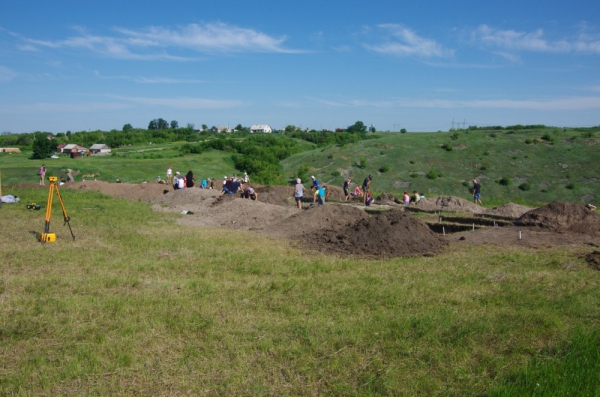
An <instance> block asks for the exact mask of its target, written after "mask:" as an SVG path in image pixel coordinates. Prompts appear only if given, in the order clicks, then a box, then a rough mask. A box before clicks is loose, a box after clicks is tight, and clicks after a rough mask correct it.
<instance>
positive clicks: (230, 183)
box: [221, 173, 258, 201]
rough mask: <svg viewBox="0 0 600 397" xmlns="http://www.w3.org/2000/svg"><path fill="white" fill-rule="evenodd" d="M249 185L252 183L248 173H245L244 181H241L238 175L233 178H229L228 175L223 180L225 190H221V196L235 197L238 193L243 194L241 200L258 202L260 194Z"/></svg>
mask: <svg viewBox="0 0 600 397" xmlns="http://www.w3.org/2000/svg"><path fill="white" fill-rule="evenodd" d="M248 183H250V178H249V177H248V174H247V173H244V177H243V178H242V179H239V178H238V177H237V175H236V174H233V177H231V178H228V177H227V175H226V176H225V177H224V178H223V188H222V189H221V195H224V194H232V195H235V194H237V192H241V194H240V196H241V198H245V199H250V200H253V201H256V200H258V193H257V192H256V190H255V189H254V188H253V187H252V186H250V185H248ZM244 185H247V186H244Z"/></svg>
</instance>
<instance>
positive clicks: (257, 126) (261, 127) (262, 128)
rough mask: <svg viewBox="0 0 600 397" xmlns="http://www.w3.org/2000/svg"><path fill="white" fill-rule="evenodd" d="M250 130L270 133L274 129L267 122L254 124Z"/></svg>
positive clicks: (253, 132) (254, 132)
mask: <svg viewBox="0 0 600 397" xmlns="http://www.w3.org/2000/svg"><path fill="white" fill-rule="evenodd" d="M250 132H251V133H252V134H256V133H261V132H262V133H265V134H270V133H272V132H273V129H272V128H271V127H270V126H269V125H267V124H254V125H253V126H252V127H250Z"/></svg>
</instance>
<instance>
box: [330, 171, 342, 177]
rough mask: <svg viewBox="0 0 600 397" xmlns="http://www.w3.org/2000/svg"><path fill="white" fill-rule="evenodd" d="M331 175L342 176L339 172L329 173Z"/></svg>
mask: <svg viewBox="0 0 600 397" xmlns="http://www.w3.org/2000/svg"><path fill="white" fill-rule="evenodd" d="M331 175H332V176H333V177H338V176H340V175H342V174H341V173H340V172H339V171H333V172H332V173H331Z"/></svg>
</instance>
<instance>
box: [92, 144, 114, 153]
mask: <svg viewBox="0 0 600 397" xmlns="http://www.w3.org/2000/svg"><path fill="white" fill-rule="evenodd" d="M90 152H92V154H97V155H108V154H110V147H108V145H107V144H105V143H94V144H93V145H92V146H91V147H90Z"/></svg>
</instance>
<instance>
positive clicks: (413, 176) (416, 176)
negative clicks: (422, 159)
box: [410, 172, 419, 178]
mask: <svg viewBox="0 0 600 397" xmlns="http://www.w3.org/2000/svg"><path fill="white" fill-rule="evenodd" d="M410 177H411V178H418V177H419V174H417V173H416V172H413V173H412V174H410Z"/></svg>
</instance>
